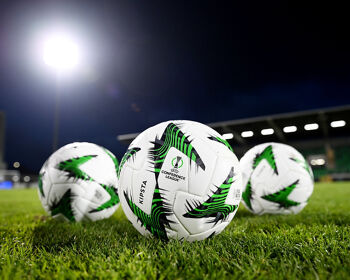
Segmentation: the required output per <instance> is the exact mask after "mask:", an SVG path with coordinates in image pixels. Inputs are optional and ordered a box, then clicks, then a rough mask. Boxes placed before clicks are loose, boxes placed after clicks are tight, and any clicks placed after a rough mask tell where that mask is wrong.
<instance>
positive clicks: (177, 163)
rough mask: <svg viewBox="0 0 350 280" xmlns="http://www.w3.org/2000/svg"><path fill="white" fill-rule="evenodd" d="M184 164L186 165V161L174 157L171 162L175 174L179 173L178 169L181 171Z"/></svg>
mask: <svg viewBox="0 0 350 280" xmlns="http://www.w3.org/2000/svg"><path fill="white" fill-rule="evenodd" d="M183 164H184V161H183V159H182V158H181V157H180V156H177V157H174V158H173V159H172V160H171V165H172V166H173V167H174V168H173V169H171V171H172V172H174V173H178V172H179V170H178V169H180V168H181V167H182V166H183Z"/></svg>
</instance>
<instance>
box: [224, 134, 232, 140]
mask: <svg viewBox="0 0 350 280" xmlns="http://www.w3.org/2000/svg"><path fill="white" fill-rule="evenodd" d="M222 138H224V139H226V140H228V139H232V138H233V133H225V134H223V135H222Z"/></svg>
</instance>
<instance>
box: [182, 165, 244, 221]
mask: <svg viewBox="0 0 350 280" xmlns="http://www.w3.org/2000/svg"><path fill="white" fill-rule="evenodd" d="M234 175H235V174H234V170H233V167H232V168H231V170H230V173H229V175H228V176H227V178H226V180H225V181H224V182H223V183H222V184H221V185H220V186H219V187H217V189H216V191H215V192H214V193H213V194H212V195H211V196H210V197H209V198H208V199H207V200H206V201H205V202H203V203H199V202H197V201H195V202H192V201H191V202H189V201H187V211H188V212H187V213H185V214H184V215H183V216H184V217H186V218H197V219H198V218H209V217H212V218H213V219H212V220H210V221H209V223H214V224H217V223H218V222H219V221H222V220H224V219H225V218H226V217H227V216H228V215H229V214H231V213H233V212H234V211H235V210H236V209H237V208H238V205H229V204H226V203H225V201H226V198H227V195H228V193H229V191H230V188H231V185H232V184H233V182H234V181H233V177H234ZM193 205H194V206H193Z"/></svg>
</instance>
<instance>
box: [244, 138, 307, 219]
mask: <svg viewBox="0 0 350 280" xmlns="http://www.w3.org/2000/svg"><path fill="white" fill-rule="evenodd" d="M240 165H241V169H242V176H243V187H244V191H243V194H242V202H243V204H244V206H245V207H246V208H247V209H248V210H249V211H251V212H253V213H254V214H259V215H261V214H265V213H270V214H296V213H298V212H300V211H301V210H302V209H303V208H304V207H305V206H306V204H307V202H308V200H309V198H310V196H311V194H312V191H313V188H314V177H313V173H312V169H311V167H310V166H309V164H308V163H307V161H306V160H305V159H304V157H303V156H302V155H301V154H300V153H299V152H298V151H297V150H296V149H294V148H293V147H291V146H288V145H285V144H280V143H265V144H261V145H257V146H255V147H253V148H252V149H250V150H249V151H248V152H246V154H245V155H244V156H243V157H242V158H241V160H240Z"/></svg>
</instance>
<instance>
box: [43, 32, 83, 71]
mask: <svg viewBox="0 0 350 280" xmlns="http://www.w3.org/2000/svg"><path fill="white" fill-rule="evenodd" d="M43 60H44V63H45V64H46V65H48V66H49V67H52V68H53V69H55V70H56V71H58V72H62V71H66V70H70V69H73V68H74V67H76V66H77V64H78V63H79V60H80V54H79V48H78V45H77V43H76V42H75V41H74V40H73V39H72V38H71V37H70V36H69V35H67V34H63V33H57V34H52V35H51V36H49V37H47V38H46V39H45V40H44V42H43Z"/></svg>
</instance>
